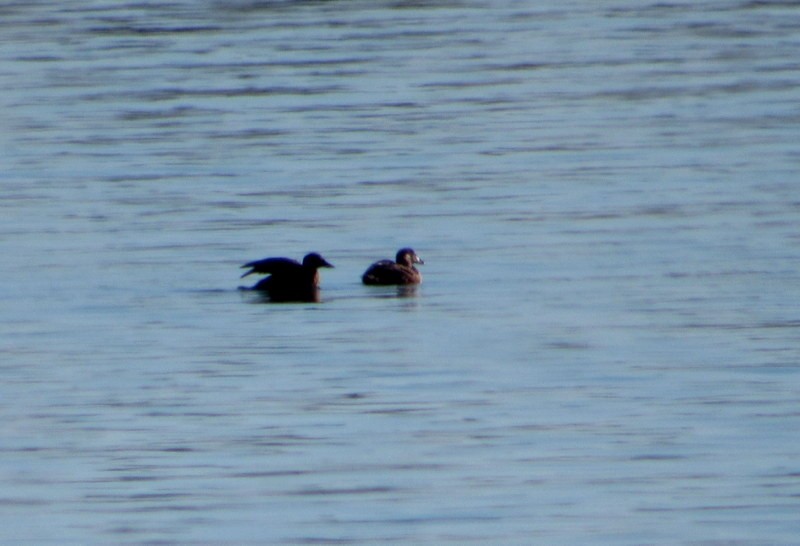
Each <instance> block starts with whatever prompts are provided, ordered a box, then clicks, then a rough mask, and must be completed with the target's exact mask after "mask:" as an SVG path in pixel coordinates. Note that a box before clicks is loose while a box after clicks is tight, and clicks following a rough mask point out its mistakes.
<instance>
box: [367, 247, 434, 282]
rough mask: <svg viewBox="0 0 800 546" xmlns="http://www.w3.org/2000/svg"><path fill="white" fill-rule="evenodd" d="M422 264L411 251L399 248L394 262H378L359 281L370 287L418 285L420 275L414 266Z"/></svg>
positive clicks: (420, 278) (420, 279)
mask: <svg viewBox="0 0 800 546" xmlns="http://www.w3.org/2000/svg"><path fill="white" fill-rule="evenodd" d="M424 263H425V262H423V261H422V259H421V258H420V257H419V256H417V253H416V252H414V250H413V249H411V248H401V249H400V250H398V251H397V256H396V257H395V261H392V260H380V261H378V262H375V263H374V264H372V265H371V266H369V268H368V269H367V270H366V271H365V272H364V274H363V275H362V276H361V281H362V282H363V283H364V284H370V285H391V284H420V283H421V282H422V274H421V273H420V272H419V271H418V270H417V268H416V267H414V264H424Z"/></svg>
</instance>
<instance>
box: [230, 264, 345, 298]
mask: <svg viewBox="0 0 800 546" xmlns="http://www.w3.org/2000/svg"><path fill="white" fill-rule="evenodd" d="M242 267H243V268H250V271H248V272H247V273H245V274H244V275H242V278H244V277H246V276H248V275H250V274H252V273H260V274H262V275H269V277H267V278H265V279H261V280H260V281H258V282H257V283H256V284H255V285H254V286H253V287H252V288H251V290H259V291H261V292H264V293H265V294H266V295H268V296H269V299H270V300H272V301H280V302H288V301H310V302H316V301H320V298H319V271H318V270H319V268H320V267H333V266H332V265H331V264H330V263H328V262H327V261H326V260H325V258H323V257H322V256H320V255H319V254H317V253H316V252H312V253H311V254H306V256H305V257H304V258H303V263H300V262H298V261H297V260H292V259H291V258H264V259H263V260H256V261H254V262H249V263H246V264H244V265H243V266H242Z"/></svg>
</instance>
